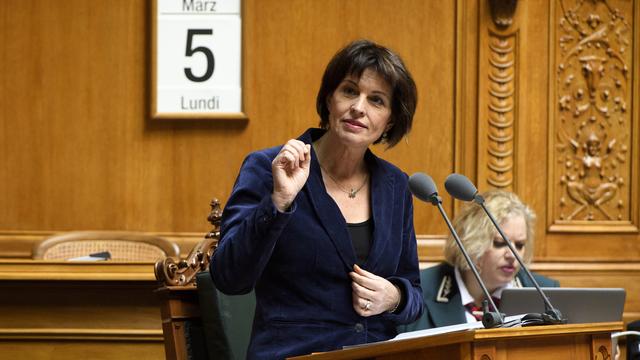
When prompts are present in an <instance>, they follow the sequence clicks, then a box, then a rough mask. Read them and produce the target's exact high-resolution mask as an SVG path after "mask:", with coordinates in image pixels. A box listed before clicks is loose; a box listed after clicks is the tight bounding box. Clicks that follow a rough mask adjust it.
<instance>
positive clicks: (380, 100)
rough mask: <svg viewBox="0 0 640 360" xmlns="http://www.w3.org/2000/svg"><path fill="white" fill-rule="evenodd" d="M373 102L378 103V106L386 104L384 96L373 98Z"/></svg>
mask: <svg viewBox="0 0 640 360" xmlns="http://www.w3.org/2000/svg"><path fill="white" fill-rule="evenodd" d="M371 102H372V103H374V104H376V105H378V106H382V105H384V100H382V98H379V97H373V98H371Z"/></svg>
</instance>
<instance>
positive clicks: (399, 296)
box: [387, 284, 402, 314]
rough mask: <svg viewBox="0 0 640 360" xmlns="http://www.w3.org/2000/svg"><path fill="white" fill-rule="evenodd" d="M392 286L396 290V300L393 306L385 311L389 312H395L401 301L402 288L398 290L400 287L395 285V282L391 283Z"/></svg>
mask: <svg viewBox="0 0 640 360" xmlns="http://www.w3.org/2000/svg"><path fill="white" fill-rule="evenodd" d="M393 286H394V287H395V288H396V290H397V291H398V301H397V302H396V304H395V305H394V306H393V308H391V309H390V310H388V311H387V312H388V313H389V314H393V313H395V312H396V311H397V310H398V308H399V307H400V304H401V303H402V290H400V287H399V286H398V285H396V284H393Z"/></svg>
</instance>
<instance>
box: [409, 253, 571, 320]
mask: <svg viewBox="0 0 640 360" xmlns="http://www.w3.org/2000/svg"><path fill="white" fill-rule="evenodd" d="M532 274H533V277H534V279H535V280H536V282H538V285H540V286H541V287H559V286H560V283H559V282H558V281H557V280H554V279H550V278H548V277H545V276H542V275H539V274H536V273H532ZM420 282H421V283H422V298H423V300H424V312H423V313H422V316H421V317H420V319H418V320H417V321H415V322H414V323H411V324H409V325H402V326H400V327H399V330H400V332H407V331H416V330H423V329H430V328H433V327H440V326H447V325H455V324H462V323H466V322H467V319H466V315H465V312H466V311H467V310H466V309H465V307H464V306H463V305H462V300H461V297H460V291H459V288H458V283H457V281H456V277H455V275H454V268H453V266H451V265H449V264H447V263H441V264H439V265H436V266H433V267H430V268H427V269H424V270H422V271H420ZM513 286H514V287H534V286H535V285H533V283H532V282H531V281H530V280H529V277H528V276H527V274H525V273H524V271H522V270H520V271H519V272H518V274H517V275H516V277H515V279H514V282H513Z"/></svg>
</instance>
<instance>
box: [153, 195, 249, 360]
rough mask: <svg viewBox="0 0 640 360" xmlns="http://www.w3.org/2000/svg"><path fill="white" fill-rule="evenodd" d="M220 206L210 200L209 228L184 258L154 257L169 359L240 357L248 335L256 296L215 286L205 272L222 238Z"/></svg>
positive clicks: (244, 351) (246, 343)
mask: <svg viewBox="0 0 640 360" xmlns="http://www.w3.org/2000/svg"><path fill="white" fill-rule="evenodd" d="M221 215H222V210H221V208H220V203H219V202H218V200H215V199H214V200H213V201H212V202H211V213H210V214H209V217H208V220H209V222H210V223H211V224H212V225H213V229H212V230H211V231H210V232H209V233H208V234H207V235H206V236H205V239H204V240H202V241H201V242H200V243H199V244H198V245H196V247H195V248H194V249H193V250H192V251H191V253H189V256H187V258H186V259H183V260H179V261H176V259H172V258H166V259H163V260H160V261H158V262H156V267H155V274H156V278H157V279H158V281H160V283H161V285H162V286H161V287H160V288H159V289H158V290H157V293H158V295H159V296H160V298H161V316H162V331H163V334H164V339H165V354H166V358H167V359H170V360H171V359H244V358H245V357H246V350H247V346H248V345H249V339H250V337H251V328H252V324H253V314H254V311H255V296H254V294H253V292H251V293H249V294H246V295H239V296H229V295H225V294H223V293H221V292H219V291H218V290H217V289H216V288H215V285H214V284H213V280H212V279H211V274H210V273H209V269H208V268H209V259H210V258H211V255H212V254H213V252H214V251H215V248H216V245H217V243H218V240H219V238H220V218H221Z"/></svg>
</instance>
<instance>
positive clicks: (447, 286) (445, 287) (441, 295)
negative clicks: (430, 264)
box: [436, 275, 522, 303]
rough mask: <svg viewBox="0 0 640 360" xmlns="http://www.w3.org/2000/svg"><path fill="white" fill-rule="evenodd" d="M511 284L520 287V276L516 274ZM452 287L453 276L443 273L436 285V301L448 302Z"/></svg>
mask: <svg viewBox="0 0 640 360" xmlns="http://www.w3.org/2000/svg"><path fill="white" fill-rule="evenodd" d="M511 285H512V286H513V287H516V288H521V287H522V282H521V281H520V277H519V276H516V277H514V278H513V280H512V281H511ZM452 287H453V276H452V275H445V276H443V277H442V281H440V286H439V287H438V292H437V293H436V301H437V302H439V303H448V302H449V300H450V299H451V288H452Z"/></svg>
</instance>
